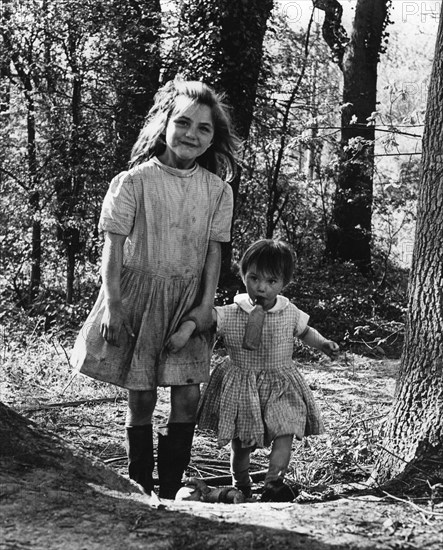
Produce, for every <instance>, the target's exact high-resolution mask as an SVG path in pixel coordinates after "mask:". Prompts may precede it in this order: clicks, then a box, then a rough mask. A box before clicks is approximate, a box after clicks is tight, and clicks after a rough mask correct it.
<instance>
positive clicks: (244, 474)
mask: <svg viewBox="0 0 443 550" xmlns="http://www.w3.org/2000/svg"><path fill="white" fill-rule="evenodd" d="M251 450H252V449H251V448H250V447H242V446H241V441H240V440H239V439H233V440H232V441H231V474H232V484H233V485H234V487H238V488H241V489H242V490H244V491H246V488H250V487H251V485H252V480H251V478H250V476H249V465H250V455H251Z"/></svg>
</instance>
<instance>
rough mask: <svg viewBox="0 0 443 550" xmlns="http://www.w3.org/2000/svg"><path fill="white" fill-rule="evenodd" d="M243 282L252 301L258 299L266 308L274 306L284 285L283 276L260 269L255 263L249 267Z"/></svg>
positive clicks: (254, 301)
mask: <svg viewBox="0 0 443 550" xmlns="http://www.w3.org/2000/svg"><path fill="white" fill-rule="evenodd" d="M243 282H244V283H245V286H246V290H247V292H248V295H249V298H250V299H251V301H252V303H254V304H255V303H256V302H257V301H258V302H259V303H260V304H261V305H262V306H263V308H264V309H271V308H272V307H274V305H275V302H276V301H277V295H278V294H280V293H281V291H282V290H283V287H284V281H283V277H281V276H276V275H272V274H271V273H266V272H263V271H259V270H257V268H256V266H255V265H251V266H250V267H249V268H248V270H247V272H246V273H245V276H244V280H243Z"/></svg>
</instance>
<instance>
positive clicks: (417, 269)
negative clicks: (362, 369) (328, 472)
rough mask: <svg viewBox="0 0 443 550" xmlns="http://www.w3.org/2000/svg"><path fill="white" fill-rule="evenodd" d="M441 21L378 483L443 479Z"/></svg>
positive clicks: (442, 61) (433, 482)
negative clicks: (402, 330) (399, 352)
mask: <svg viewBox="0 0 443 550" xmlns="http://www.w3.org/2000/svg"><path fill="white" fill-rule="evenodd" d="M442 88H443V19H441V20H440V26H439V30H438V36H437V46H436V51H435V58H434V65H433V70H432V75H431V81H430V86H429V96H428V105H427V114H426V121H425V131H424V138H423V157H422V179H421V185H420V191H419V198H418V212H417V226H416V233H415V243H414V252H413V260H412V267H411V276H410V282H409V285H410V286H409V305H408V319H407V327H406V338H405V344H404V349H403V356H402V359H401V367H400V372H399V378H398V383H397V388H396V393H395V402H394V405H393V408H392V411H391V413H390V416H389V418H388V421H387V425H386V429H385V435H384V441H383V445H382V448H383V450H382V452H381V453H380V455H379V457H378V460H377V463H376V466H375V470H374V472H373V475H372V480H373V481H377V482H378V483H383V482H385V481H387V480H392V479H395V478H400V479H402V480H403V482H404V483H411V480H412V479H422V480H423V481H424V482H425V483H426V482H429V483H430V486H431V487H432V486H434V485H435V484H436V483H442V482H443V469H442V465H443V376H442V374H443V359H442V356H443V292H442V273H443V247H442V243H443V161H442V156H441V151H442V150H443V134H442V132H441V128H442V125H443V96H442V93H441V90H442Z"/></svg>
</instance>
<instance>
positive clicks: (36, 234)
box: [24, 78, 42, 302]
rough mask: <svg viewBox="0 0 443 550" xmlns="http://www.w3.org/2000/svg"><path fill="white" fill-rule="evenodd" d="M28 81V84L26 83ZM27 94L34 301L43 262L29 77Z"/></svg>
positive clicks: (32, 99)
mask: <svg viewBox="0 0 443 550" xmlns="http://www.w3.org/2000/svg"><path fill="white" fill-rule="evenodd" d="M25 83H26V84H25ZM24 84H25V85H26V89H25V96H26V106H27V148H28V172H29V180H30V184H29V188H30V199H29V205H30V207H31V215H32V244H31V276H30V281H29V301H30V302H33V301H34V300H35V298H36V297H37V294H38V292H39V289H40V284H41V264H42V238H41V234H42V229H41V221H40V193H39V191H38V186H37V147H36V142H35V136H36V133H35V106H34V97H33V93H34V92H33V89H32V84H31V82H30V79H29V78H26V79H25V82H24Z"/></svg>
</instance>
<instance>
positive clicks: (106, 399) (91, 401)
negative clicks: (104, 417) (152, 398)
mask: <svg viewBox="0 0 443 550" xmlns="http://www.w3.org/2000/svg"><path fill="white" fill-rule="evenodd" d="M126 400H127V398H126V397H98V398H96V399H79V400H77V401H61V402H60V403H47V404H46V405H40V406H39V407H30V408H29V409H22V410H21V411H20V412H21V413H32V412H38V411H44V410H46V409H53V408H56V407H79V406H80V405H95V404H97V403H115V402H118V401H126Z"/></svg>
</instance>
